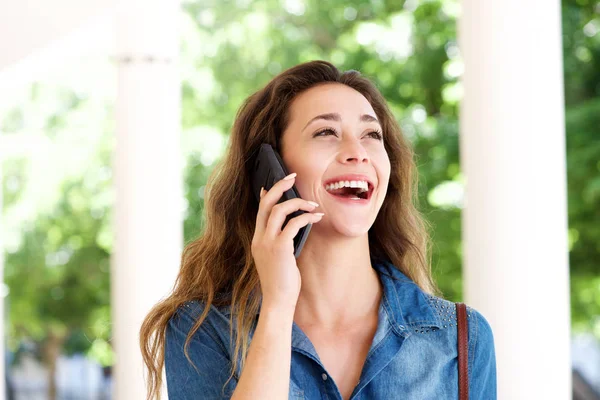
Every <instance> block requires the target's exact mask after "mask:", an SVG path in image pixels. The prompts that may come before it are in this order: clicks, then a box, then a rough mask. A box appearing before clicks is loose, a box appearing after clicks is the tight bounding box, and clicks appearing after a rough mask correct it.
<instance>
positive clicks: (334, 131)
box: [313, 128, 337, 137]
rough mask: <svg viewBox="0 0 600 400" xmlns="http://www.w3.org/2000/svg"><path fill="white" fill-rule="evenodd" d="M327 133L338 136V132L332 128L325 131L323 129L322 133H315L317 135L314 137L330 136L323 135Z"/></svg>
mask: <svg viewBox="0 0 600 400" xmlns="http://www.w3.org/2000/svg"><path fill="white" fill-rule="evenodd" d="M325 132H330V133H333V134H335V135H336V136H337V131H336V130H335V129H332V128H325V129H321V130H320V131H318V132H317V133H315V134H314V135H313V137H317V136H328V135H321V134H322V133H325Z"/></svg>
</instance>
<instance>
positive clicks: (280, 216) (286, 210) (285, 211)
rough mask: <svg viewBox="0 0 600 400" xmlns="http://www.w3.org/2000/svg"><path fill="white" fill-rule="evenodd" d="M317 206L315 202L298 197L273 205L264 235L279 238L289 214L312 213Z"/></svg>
mask: <svg viewBox="0 0 600 400" xmlns="http://www.w3.org/2000/svg"><path fill="white" fill-rule="evenodd" d="M318 206H319V205H318V204H317V203H315V202H312V201H308V200H304V199H301V198H298V197H297V198H295V199H291V200H287V201H284V202H283V203H279V204H277V205H275V206H274V207H273V208H272V209H271V214H269V220H268V221H267V227H266V229H265V234H267V235H270V236H271V237H273V238H274V237H276V236H279V234H280V233H281V228H282V226H283V223H284V222H285V219H286V218H287V216H288V215H289V214H291V213H293V212H295V211H298V210H304V211H313V210H314V209H315V208H317V207H318Z"/></svg>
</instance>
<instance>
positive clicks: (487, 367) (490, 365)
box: [469, 309, 498, 400]
mask: <svg viewBox="0 0 600 400" xmlns="http://www.w3.org/2000/svg"><path fill="white" fill-rule="evenodd" d="M471 310H472V311H471V312H472V314H473V316H474V317H475V318H473V320H472V322H473V325H474V326H473V327H472V329H469V331H470V332H469V334H470V335H471V336H472V337H473V340H474V344H473V346H472V347H471V348H470V349H469V350H471V349H472V350H473V358H472V362H471V368H469V381H470V385H469V396H470V397H471V398H472V399H486V400H495V399H496V398H497V395H498V394H497V388H496V353H495V346H494V335H493V333H492V328H491V326H490V324H489V323H488V321H487V320H486V319H485V318H484V317H483V315H481V313H479V312H478V311H476V310H474V309H471ZM470 322H471V321H470ZM469 358H471V357H469Z"/></svg>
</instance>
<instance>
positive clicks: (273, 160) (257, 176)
mask: <svg viewBox="0 0 600 400" xmlns="http://www.w3.org/2000/svg"><path fill="white" fill-rule="evenodd" d="M251 175H252V177H251V179H252V192H253V193H254V196H255V197H256V200H257V201H258V202H260V188H261V187H264V188H265V190H270V189H271V187H273V185H274V184H275V183H277V182H279V181H280V180H281V179H283V178H285V177H286V176H287V175H289V173H288V170H287V168H286V167H285V165H284V164H283V160H282V159H281V157H280V156H279V154H278V153H277V151H275V150H274V149H273V147H272V146H271V145H270V144H266V143H265V144H262V145H261V146H260V148H259V149H258V153H257V154H256V156H255V158H254V163H253V165H252V174H251ZM296 197H298V198H300V194H299V193H298V190H297V189H296V186H295V185H294V186H292V188H291V189H289V190H286V191H285V192H284V193H283V196H282V197H281V198H280V199H279V201H278V202H277V204H279V203H282V202H284V201H287V200H290V199H295V198H296ZM305 212H306V211H304V210H298V211H294V212H293V213H291V214H288V216H287V217H286V219H285V222H284V223H283V226H282V228H281V229H283V228H285V226H286V225H287V223H288V222H289V220H290V219H292V218H294V217H297V216H299V215H302V214H304V213H305ZM311 226H312V224H307V225H305V226H303V227H302V228H300V230H299V231H298V234H297V235H296V236H295V237H294V256H295V257H296V258H298V256H299V255H300V252H301V251H302V247H303V246H304V242H306V238H307V237H308V233H309V232H310V228H311Z"/></svg>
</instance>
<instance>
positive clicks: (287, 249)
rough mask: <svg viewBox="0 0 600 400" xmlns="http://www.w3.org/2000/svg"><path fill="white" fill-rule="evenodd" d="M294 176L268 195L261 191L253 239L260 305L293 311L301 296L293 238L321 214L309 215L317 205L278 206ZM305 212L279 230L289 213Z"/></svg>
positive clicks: (290, 202)
mask: <svg viewBox="0 0 600 400" xmlns="http://www.w3.org/2000/svg"><path fill="white" fill-rule="evenodd" d="M295 176H296V174H295V173H293V174H290V175H288V176H287V177H285V178H284V179H282V180H280V181H279V182H277V183H275V184H274V185H273V187H272V188H271V189H270V190H269V191H268V192H267V191H264V189H262V188H261V198H260V202H259V206H258V214H257V215H256V229H255V231H254V237H253V238H252V247H251V249H252V257H253V258H254V263H255V265H256V269H257V271H258V276H259V279H260V287H261V290H262V294H263V304H264V303H265V302H268V303H269V305H275V306H282V307H292V309H295V307H296V302H297V301H298V296H299V295H300V286H301V279H300V270H298V265H297V264H296V258H295V257H294V237H295V236H296V234H297V233H298V231H300V229H301V228H302V227H304V226H306V225H308V224H309V223H313V224H314V223H317V222H319V221H320V220H321V218H322V217H323V214H322V213H311V212H310V211H313V210H314V209H315V208H316V207H318V205H317V204H316V203H313V202H310V201H307V200H304V199H301V198H295V199H290V200H287V201H284V202H282V203H279V204H277V202H278V201H279V199H281V196H283V193H285V191H287V190H289V189H291V187H292V186H293V185H294V182H295ZM298 210H304V211H308V212H306V213H303V214H301V215H299V216H296V217H294V218H292V219H290V220H289V222H288V223H287V224H286V226H285V229H283V230H282V229H281V227H282V225H283V223H284V221H285V219H286V217H287V216H288V214H291V213H293V212H295V211H298Z"/></svg>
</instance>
